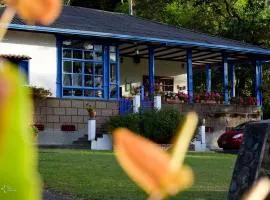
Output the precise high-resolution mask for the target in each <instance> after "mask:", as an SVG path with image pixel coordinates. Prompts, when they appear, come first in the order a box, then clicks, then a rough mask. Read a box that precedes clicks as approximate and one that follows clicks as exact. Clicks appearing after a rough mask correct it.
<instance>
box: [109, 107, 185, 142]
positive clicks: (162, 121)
mask: <svg viewBox="0 0 270 200" xmlns="http://www.w3.org/2000/svg"><path fill="white" fill-rule="evenodd" d="M182 120H183V117H182V116H181V115H180V113H179V112H178V111H177V110H173V109H161V110H149V111H146V112H142V113H135V114H129V115H127V116H117V117H111V118H110V120H109V130H110V131H113V130H115V129H116V128H119V127H125V128H128V129H130V130H132V131H134V132H136V133H139V134H141V135H142V136H144V137H146V138H148V139H150V140H152V141H154V142H156V143H159V144H168V143H170V142H171V140H172V138H173V136H174V134H175V132H176V130H177V126H178V124H179V122H181V121H182Z"/></svg>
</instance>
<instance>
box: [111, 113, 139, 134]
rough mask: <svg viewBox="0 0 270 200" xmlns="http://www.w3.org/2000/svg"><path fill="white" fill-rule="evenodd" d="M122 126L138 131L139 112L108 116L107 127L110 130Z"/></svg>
mask: <svg viewBox="0 0 270 200" xmlns="http://www.w3.org/2000/svg"><path fill="white" fill-rule="evenodd" d="M120 127H124V128H128V129H130V130H131V131H134V132H136V133H139V132H140V114H138V113H132V114H128V115H126V116H113V117H110V119H109V123H108V129H109V131H110V132H112V131H114V130H115V129H117V128H120Z"/></svg>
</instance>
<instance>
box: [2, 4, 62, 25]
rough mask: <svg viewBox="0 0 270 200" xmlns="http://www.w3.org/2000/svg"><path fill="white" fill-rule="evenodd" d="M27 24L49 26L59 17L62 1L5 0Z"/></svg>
mask: <svg viewBox="0 0 270 200" xmlns="http://www.w3.org/2000/svg"><path fill="white" fill-rule="evenodd" d="M5 3H6V4H7V5H9V6H11V7H13V8H14V9H16V10H17V12H18V14H19V15H20V16H21V17H22V18H23V19H24V20H26V21H27V22H38V23H40V24H43V25H49V24H51V23H53V22H54V21H55V19H56V18H57V17H58V16H59V14H60V11H61V7H62V2H61V0H34V1H33V0H5Z"/></svg>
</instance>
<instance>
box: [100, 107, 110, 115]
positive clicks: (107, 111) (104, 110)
mask: <svg viewBox="0 0 270 200" xmlns="http://www.w3.org/2000/svg"><path fill="white" fill-rule="evenodd" d="M101 115H102V116H112V110H111V109H102V110H101Z"/></svg>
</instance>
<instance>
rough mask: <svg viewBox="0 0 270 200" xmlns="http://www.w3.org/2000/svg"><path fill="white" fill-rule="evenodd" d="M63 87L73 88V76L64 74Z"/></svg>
mask: <svg viewBox="0 0 270 200" xmlns="http://www.w3.org/2000/svg"><path fill="white" fill-rule="evenodd" d="M63 85H64V86H71V85H72V79H71V74H64V77H63Z"/></svg>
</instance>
